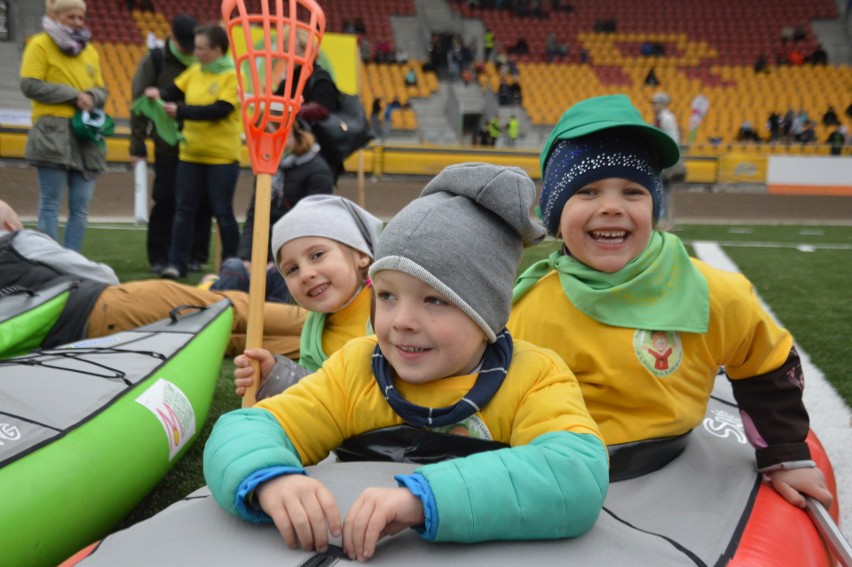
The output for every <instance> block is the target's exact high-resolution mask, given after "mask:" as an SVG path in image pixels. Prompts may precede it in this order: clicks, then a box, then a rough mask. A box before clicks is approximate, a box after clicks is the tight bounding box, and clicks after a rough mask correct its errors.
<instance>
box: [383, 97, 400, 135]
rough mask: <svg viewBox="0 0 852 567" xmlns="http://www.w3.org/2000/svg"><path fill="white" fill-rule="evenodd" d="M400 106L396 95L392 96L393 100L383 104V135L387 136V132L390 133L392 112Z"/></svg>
mask: <svg viewBox="0 0 852 567" xmlns="http://www.w3.org/2000/svg"><path fill="white" fill-rule="evenodd" d="M401 108H402V104H400V102H399V98H398V97H393V100H392V101H390V102H389V103H388V104H387V105H385V124H384V126H385V127H384V134H385V137H387V136H388V134H390V132H391V130H393V112H394V111H395V110H397V109H401Z"/></svg>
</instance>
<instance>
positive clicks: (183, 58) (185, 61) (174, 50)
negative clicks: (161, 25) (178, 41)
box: [166, 39, 198, 67]
mask: <svg viewBox="0 0 852 567" xmlns="http://www.w3.org/2000/svg"><path fill="white" fill-rule="evenodd" d="M166 43H167V44H168V46H169V53H171V54H172V55H174V56H175V58H176V59H177V60H178V61H180V62H181V64H182V65H183V66H184V67H189V66H190V65H192V64H193V63H198V59H196V58H195V55H192V54H190V55H187V54H186V53H184V52H183V51H181V50H180V49H178V46H177V45H175V42H174V41H172V40H171V39H170V40H169V41H168V42H166Z"/></svg>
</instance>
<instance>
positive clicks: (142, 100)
mask: <svg viewBox="0 0 852 567" xmlns="http://www.w3.org/2000/svg"><path fill="white" fill-rule="evenodd" d="M130 110H131V112H133V113H134V114H141V115H143V116H146V117H147V118H148V119H149V120H150V121H151V123H152V124H154V128H155V129H156V130H157V135H158V136H159V137H160V138H162V139H163V141H164V142H165V143H167V144H168V145H170V146H174V145H176V144H177V143H178V142H185V141H186V138H184V137H183V134H181V133H180V130H178V123H177V121H176V120H174V119H173V118H171V117H169V115H168V114H166V111H165V109H164V103H163V101H162V100H160V99H157V100H154V99H152V98H148V97H147V96H145V95H142V96H140V97H139V98H137V99H136V100H134V101H133V102H132V103H131V105H130Z"/></svg>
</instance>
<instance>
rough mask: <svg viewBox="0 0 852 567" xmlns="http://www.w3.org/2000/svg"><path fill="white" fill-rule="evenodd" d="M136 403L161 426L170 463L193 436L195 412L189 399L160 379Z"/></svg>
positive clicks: (178, 389)
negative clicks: (166, 441)
mask: <svg viewBox="0 0 852 567" xmlns="http://www.w3.org/2000/svg"><path fill="white" fill-rule="evenodd" d="M136 401H137V402H139V403H140V404H142V405H143V406H145V407H146V408H148V410H150V412H151V413H153V414H154V417H156V418H157V419H158V420H159V421H160V424H162V426H163V430H164V431H165V432H166V439H167V440H168V443H169V460H170V461H171V460H172V459H174V458H175V455H177V454H178V451H180V450H181V448H182V447H183V446H184V445H186V442H187V441H189V440H190V439H191V438H192V437H193V436H194V435H195V411H194V410H193V409H192V404H191V403H190V401H189V398H187V397H186V394H184V393H183V392H182V391H181V389H180V388H178V387H177V386H175V385H174V384H172V383H171V382H169V381H168V380H163V379H162V378H160V379H159V380H157V381H156V382H155V383H154V384H153V385H152V386H151V387H150V388H148V389H147V390H145V392H144V393H143V394H142V395H140V396H139V397H138V398H136Z"/></svg>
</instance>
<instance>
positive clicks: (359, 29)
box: [355, 16, 367, 35]
mask: <svg viewBox="0 0 852 567" xmlns="http://www.w3.org/2000/svg"><path fill="white" fill-rule="evenodd" d="M355 33H359V34H362V35H363V34H365V33H367V26H365V25H364V18H362V17H360V16H358V17H357V18H355Z"/></svg>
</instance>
